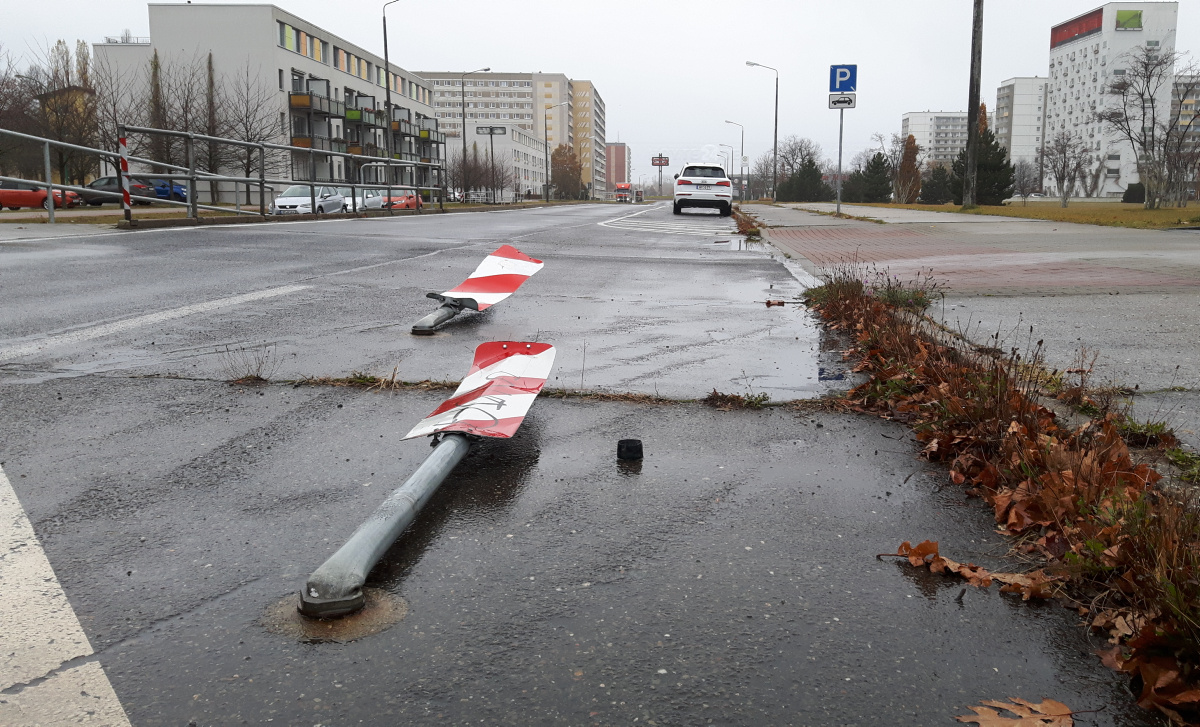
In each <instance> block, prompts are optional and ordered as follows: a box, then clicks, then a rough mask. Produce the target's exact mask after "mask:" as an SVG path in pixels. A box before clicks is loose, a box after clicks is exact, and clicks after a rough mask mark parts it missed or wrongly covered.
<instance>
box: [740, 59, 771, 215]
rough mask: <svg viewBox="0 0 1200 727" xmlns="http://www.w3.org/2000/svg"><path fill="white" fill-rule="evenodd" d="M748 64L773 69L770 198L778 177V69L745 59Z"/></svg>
mask: <svg viewBox="0 0 1200 727" xmlns="http://www.w3.org/2000/svg"><path fill="white" fill-rule="evenodd" d="M746 65H748V66H757V67H759V68H766V69H767V70H769V71H775V145H774V152H772V157H771V198H772V199H774V198H775V183H776V182H777V181H778V179H779V69H778V68H771V67H770V66H764V65H763V64H761V63H755V62H754V61H746Z"/></svg>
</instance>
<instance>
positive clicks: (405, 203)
mask: <svg viewBox="0 0 1200 727" xmlns="http://www.w3.org/2000/svg"><path fill="white" fill-rule="evenodd" d="M385 196H386V195H385ZM383 206H384V207H388V208H390V209H394V210H419V209H424V207H425V200H423V199H421V195H420V194H419V193H418V192H417V190H415V189H393V190H392V196H391V197H386V198H385V199H384V200H383Z"/></svg>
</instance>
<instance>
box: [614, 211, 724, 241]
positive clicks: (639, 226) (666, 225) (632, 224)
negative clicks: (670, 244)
mask: <svg viewBox="0 0 1200 727" xmlns="http://www.w3.org/2000/svg"><path fill="white" fill-rule="evenodd" d="M664 207H665V205H655V206H654V207H649V208H647V209H644V210H641V211H640V212H634V213H633V214H631V215H625V216H624V217H617V218H616V219H612V220H605V221H603V222H597V223H596V224H597V225H600V226H601V227H609V228H612V229H614V230H634V231H637V232H661V233H663V234H666V235H728V234H732V233H733V232H734V229H735V228H734V227H733V223H732V222H730V221H727V220H725V219H723V218H719V217H718V218H713V220H712V224H709V223H708V221H707V220H704V219H700V218H695V219H691V220H635V219H632V218H634V217H637V216H638V215H644V214H646V213H647V212H652V211H654V210H658V209H663V208H664Z"/></svg>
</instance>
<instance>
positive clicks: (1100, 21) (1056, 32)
mask: <svg viewBox="0 0 1200 727" xmlns="http://www.w3.org/2000/svg"><path fill="white" fill-rule="evenodd" d="M1103 28H1104V8H1100V9H1099V10H1093V11H1092V12H1090V13H1088V14H1087V15H1080V16H1079V17H1078V18H1075V19H1074V20H1068V21H1067V22H1065V23H1063V24H1062V25H1056V26H1054V27H1053V28H1051V29H1050V47H1051V48H1057V47H1058V46H1060V45H1062V44H1063V43H1070V42H1071V41H1073V40H1075V39H1077V38H1082V37H1084V36H1087V35H1092V34H1093V33H1099V32H1100V31H1101V30H1102V29H1103Z"/></svg>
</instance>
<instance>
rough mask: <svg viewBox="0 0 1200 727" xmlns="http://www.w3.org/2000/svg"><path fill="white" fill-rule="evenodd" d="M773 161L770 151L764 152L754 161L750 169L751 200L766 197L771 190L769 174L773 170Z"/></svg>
mask: <svg viewBox="0 0 1200 727" xmlns="http://www.w3.org/2000/svg"><path fill="white" fill-rule="evenodd" d="M774 164H775V159H774V156H773V155H772V151H771V150H769V149H768V150H767V151H764V152H763V153H762V154H759V155H758V158H756V159H755V160H754V165H753V166H752V167H751V169H750V193H749V197H750V198H751V199H759V198H761V197H764V196H766V194H767V192H768V191H770V190H771V188H772V187H771V174H772V172H773V170H774Z"/></svg>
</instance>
